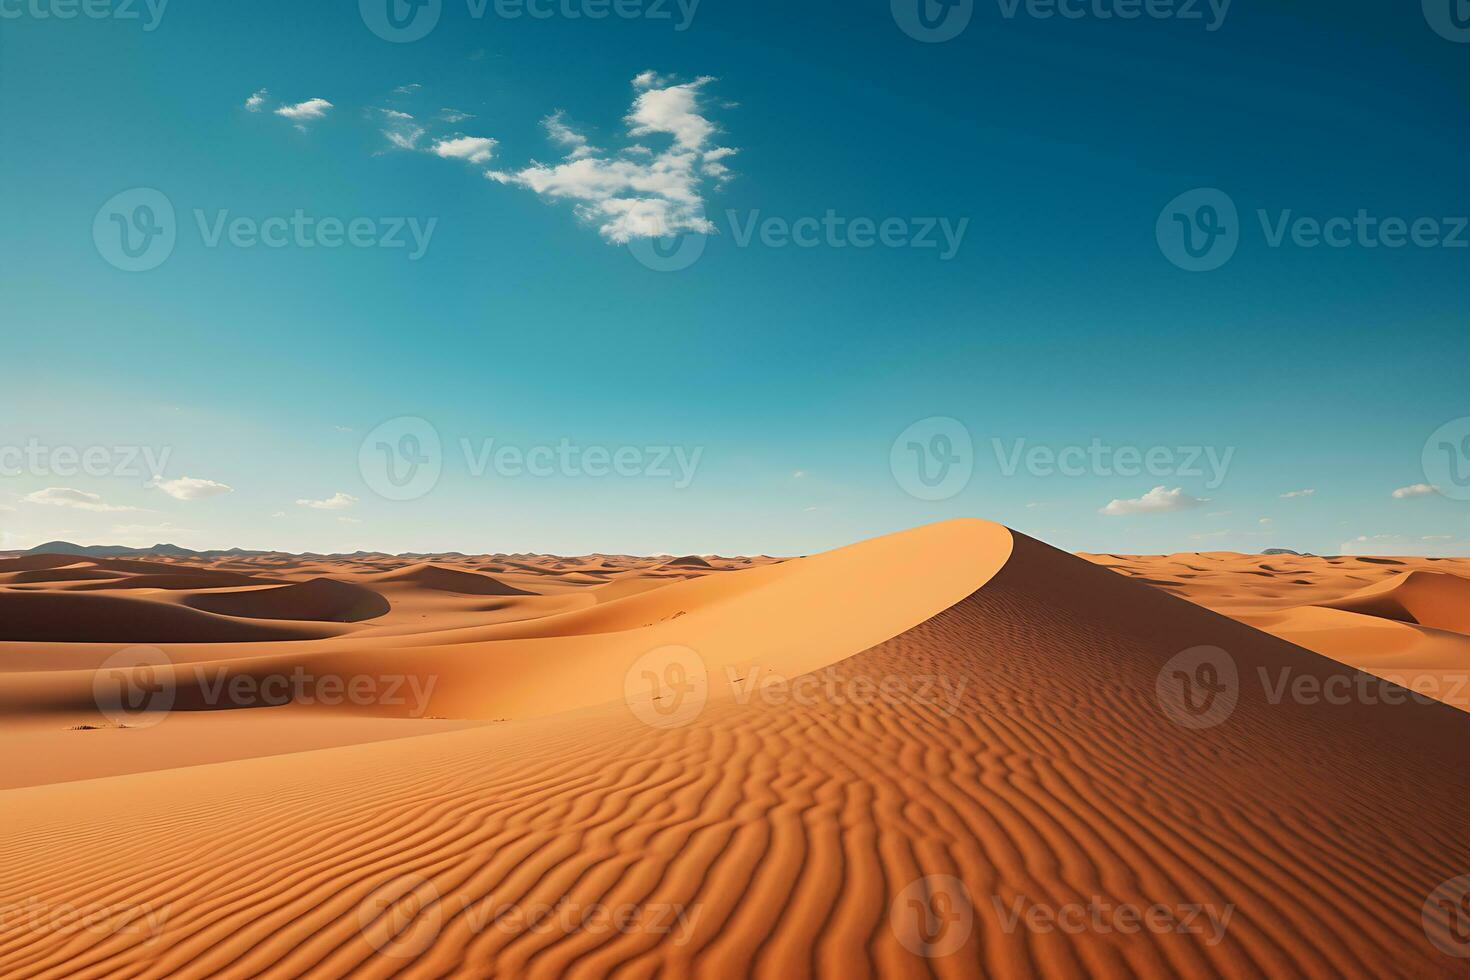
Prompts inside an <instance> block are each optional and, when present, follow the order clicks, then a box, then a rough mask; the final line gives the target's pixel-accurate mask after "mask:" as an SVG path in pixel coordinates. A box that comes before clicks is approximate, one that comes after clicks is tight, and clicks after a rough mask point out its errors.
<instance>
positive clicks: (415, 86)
mask: <svg viewBox="0 0 1470 980" xmlns="http://www.w3.org/2000/svg"><path fill="white" fill-rule="evenodd" d="M421 88H423V86H422V85H420V84H419V83H418V82H409V83H408V84H407V85H400V86H398V87H397V88H395V89H394V90H393V94H394V95H412V94H413V93H415V92H417V91H418V90H419V89H421Z"/></svg>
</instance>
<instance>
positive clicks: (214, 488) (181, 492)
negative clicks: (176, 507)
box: [153, 476, 235, 500]
mask: <svg viewBox="0 0 1470 980" xmlns="http://www.w3.org/2000/svg"><path fill="white" fill-rule="evenodd" d="M153 485H154V486H155V487H157V488H158V489H160V490H162V491H163V492H164V493H166V494H168V495H169V496H170V497H172V498H174V499H175V500H203V499H204V498H206V497H218V496H219V495H220V494H224V493H234V492H235V488H234V487H232V486H228V485H226V484H224V483H216V482H215V481H214V480H201V479H198V478H197V477H192V476H181V477H179V478H178V479H177V480H159V481H157V482H155V483H154V484H153Z"/></svg>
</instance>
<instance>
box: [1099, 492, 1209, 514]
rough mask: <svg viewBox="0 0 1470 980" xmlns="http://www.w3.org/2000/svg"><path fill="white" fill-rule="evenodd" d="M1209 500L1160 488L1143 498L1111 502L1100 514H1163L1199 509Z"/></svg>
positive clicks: (1101, 509) (1100, 510)
mask: <svg viewBox="0 0 1470 980" xmlns="http://www.w3.org/2000/svg"><path fill="white" fill-rule="evenodd" d="M1208 500H1209V498H1208V497H1191V496H1190V495H1189V494H1187V493H1185V492H1184V491H1183V490H1182V489H1181V488H1179V487H1175V488H1174V489H1173V490H1169V489H1166V488H1164V487H1162V486H1159V487H1154V488H1153V489H1152V490H1150V491H1149V492H1148V493H1146V494H1144V495H1143V496H1142V497H1135V498H1133V499H1132V500H1123V499H1119V500H1113V501H1110V502H1109V503H1108V505H1107V506H1106V507H1103V508H1100V509H1099V511H1098V513H1100V514H1107V515H1108V516H1110V517H1121V516H1123V515H1125V514H1163V513H1167V512H1169V511H1175V510H1188V509H1189V508H1191V507H1198V506H1199V505H1200V504H1202V503H1206V502H1208Z"/></svg>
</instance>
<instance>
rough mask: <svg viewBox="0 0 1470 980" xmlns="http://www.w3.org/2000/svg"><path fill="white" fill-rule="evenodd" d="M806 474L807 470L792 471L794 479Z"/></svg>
mask: <svg viewBox="0 0 1470 980" xmlns="http://www.w3.org/2000/svg"><path fill="white" fill-rule="evenodd" d="M805 476H806V470H793V471H792V473H791V479H793V480H800V479H803V478H804V477H805Z"/></svg>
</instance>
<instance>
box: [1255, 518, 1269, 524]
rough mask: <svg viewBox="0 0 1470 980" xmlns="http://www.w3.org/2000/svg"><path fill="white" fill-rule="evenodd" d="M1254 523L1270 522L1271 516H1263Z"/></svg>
mask: <svg viewBox="0 0 1470 980" xmlns="http://www.w3.org/2000/svg"><path fill="white" fill-rule="evenodd" d="M1256 523H1258V524H1270V523H1271V518H1269V517H1263V518H1261V519H1260V520H1259V521H1257V522H1256Z"/></svg>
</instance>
